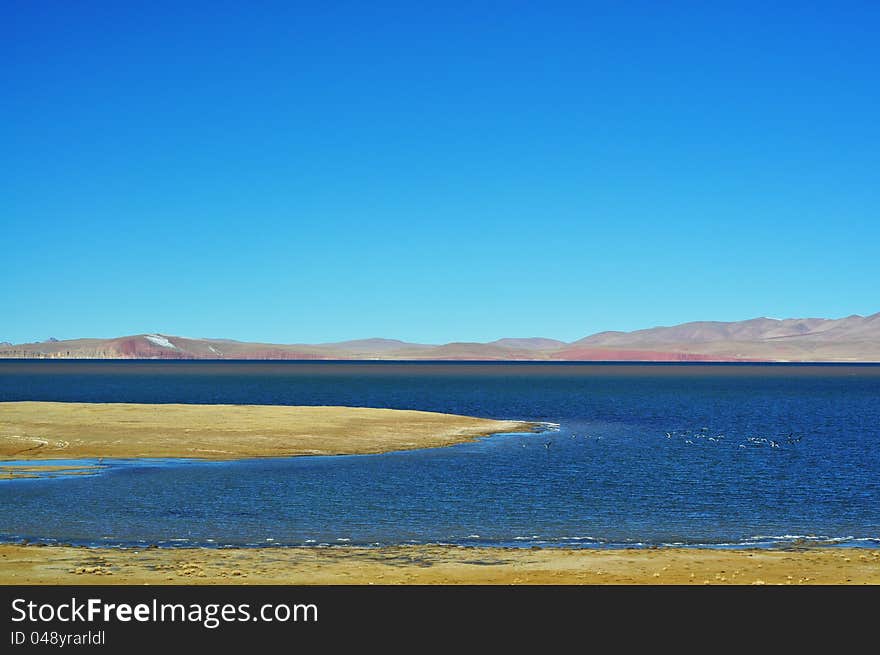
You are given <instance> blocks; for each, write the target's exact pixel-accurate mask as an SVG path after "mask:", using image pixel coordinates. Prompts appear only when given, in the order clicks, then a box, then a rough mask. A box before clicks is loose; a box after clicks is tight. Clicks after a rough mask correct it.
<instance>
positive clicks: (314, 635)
mask: <svg viewBox="0 0 880 655" xmlns="http://www.w3.org/2000/svg"><path fill="white" fill-rule="evenodd" d="M877 594H878V590H877V589H876V588H855V587H800V588H793V587H776V588H760V589H758V588H755V587H725V588H721V587H613V586H609V587H568V586H558V587H491V586H479V587H477V586H464V587H453V586H443V587H422V586H403V587H385V586H350V587H342V586H340V587H304V586H290V587H286V586H273V587H257V586H252V587H246V586H206V587H195V586H193V587H180V586H169V587H152V586H150V587H147V586H144V587H121V586H55V587H45V586H43V587H36V586H21V587H13V586H10V587H0V597H2V604H3V616H4V626H5V634H4V635H3V639H2V643H3V647H2V649H0V651H2V652H9V653H16V652H42V651H46V652H50V651H55V652H58V651H66V650H70V649H83V648H88V649H90V650H102V651H104V652H108V653H116V652H123V650H128V649H131V648H133V647H135V646H136V647H137V648H138V650H139V651H140V650H141V649H143V648H156V649H158V648H162V649H168V648H172V649H176V648H178V647H180V648H183V647H186V646H191V647H199V648H220V647H222V648H223V649H224V650H226V649H228V648H249V649H254V648H264V647H267V645H269V644H273V645H279V644H288V645H290V646H291V647H300V646H304V645H310V646H320V647H324V648H333V647H334V646H342V645H344V644H350V643H352V640H355V641H359V643H362V644H363V645H367V644H372V645H382V644H384V645H389V644H394V643H409V641H410V640H411V639H412V635H416V636H417V639H421V640H424V643H428V642H430V643H431V644H434V645H436V644H444V643H446V644H454V643H459V644H460V645H465V644H466V643H467V642H466V640H464V635H472V639H478V640H481V641H490V642H492V643H494V644H501V643H510V644H517V643H519V644H521V643H522V641H523V640H524V639H525V640H529V641H532V642H536V641H537V642H545V641H553V642H556V641H557V640H559V639H562V638H572V639H578V640H581V641H584V640H586V641H589V642H590V643H593V642H594V640H596V639H609V638H610V639H613V640H616V641H617V642H618V643H620V644H624V643H626V644H630V645H631V644H634V643H642V644H647V645H654V646H656V645H660V644H673V643H676V641H677V640H680V639H682V638H686V639H691V638H693V637H694V635H695V634H697V633H701V632H703V633H705V631H712V632H714V633H716V636H717V637H723V640H724V643H725V644H729V643H735V642H737V640H741V641H740V643H741V644H742V645H747V643H748V640H749V639H753V638H757V637H760V639H761V643H767V641H768V638H769V639H771V640H772V639H774V638H778V639H779V641H780V643H782V642H783V641H784V642H785V643H787V644H789V645H790V644H791V642H792V641H793V640H797V639H799V638H804V637H805V636H806V635H813V636H815V635H816V634H817V631H820V632H821V631H828V632H829V633H830V632H833V631H835V630H838V629H840V630H843V632H841V634H843V635H844V636H845V639H846V641H849V640H851V639H856V638H857V633H858V629H859V628H860V627H861V628H863V629H864V630H865V631H866V633H865V634H866V635H867V634H868V631H870V630H872V629H873V628H872V624H871V622H870V621H871V618H870V617H872V616H873V615H874V612H875V607H876V600H877V598H878V595H877ZM412 645H413V646H417V644H415V643H413V644H412ZM172 652H174V651H172Z"/></svg>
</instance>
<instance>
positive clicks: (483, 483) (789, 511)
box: [0, 361, 880, 548]
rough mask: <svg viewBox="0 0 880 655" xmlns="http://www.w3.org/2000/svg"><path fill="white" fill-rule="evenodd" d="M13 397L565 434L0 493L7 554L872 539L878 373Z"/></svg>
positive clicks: (413, 371) (143, 466)
mask: <svg viewBox="0 0 880 655" xmlns="http://www.w3.org/2000/svg"><path fill="white" fill-rule="evenodd" d="M10 400H55V401H88V402H148V403H168V402H184V403H253V404H291V405H357V406H370V407H391V408H401V409H421V410H431V411H439V412H451V413H457V414H468V415H474V416H485V417H492V418H503V419H525V420H532V421H541V422H548V423H554V424H558V427H554V428H551V429H548V431H546V432H543V433H539V434H509V435H496V436H492V437H488V438H485V439H482V440H480V441H478V442H474V443H467V444H460V445H457V446H453V447H449V448H439V449H430V450H419V451H408V452H395V453H386V454H382V455H359V456H337V457H300V458H284V459H258V460H245V461H237V462H198V461H195V462H194V461H180V460H146V461H136V460H105V461H104V464H105V465H106V467H105V468H104V469H102V470H101V472H100V473H99V474H97V475H89V476H83V477H77V476H72V477H55V478H46V479H13V480H0V539H2V540H6V541H15V540H21V539H29V540H32V541H46V542H53V541H58V542H65V543H75V544H116V545H132V544H153V543H155V544H160V545H167V546H174V545H181V546H184V545H193V544H199V545H207V546H225V545H254V546H261V545H319V544H331V545H332V544H360V545H370V544H400V543H458V544H481V545H483V544H486V545H518V546H533V545H537V546H545V547H550V546H590V547H596V546H600V547H613V546H621V545H646V546H647V545H668V544H684V545H694V546H698V545H699V546H715V547H730V546H734V547H735V546H744V545H758V546H764V545H767V546H772V545H779V544H790V543H793V542H796V543H801V542H804V543H842V544H849V545H861V546H867V547H875V548H876V547H880V366H868V365H833V366H832V365H816V366H813V365H810V366H805V365H730V364H722V365H707V364H655V365H641V364H543V363H542V364H531V363H504V364H500V363H499V364H482V363H480V364H474V363H375V362H369V363H368V362H364V363H332V362H320V363H314V362H272V363H263V362H196V363H193V362H109V361H108V362H81V361H60V362H52V361H26V362H24V361H5V362H0V401H10ZM87 463H88V462H87Z"/></svg>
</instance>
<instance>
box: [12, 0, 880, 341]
mask: <svg viewBox="0 0 880 655" xmlns="http://www.w3.org/2000/svg"><path fill="white" fill-rule="evenodd" d="M429 5H431V6H429ZM2 13H3V18H2V20H0V56H2V60H3V62H4V63H3V66H2V69H0V81H2V103H0V119H2V120H0V143H2V148H0V170H2V175H0V239H2V243H3V249H2V258H0V276H2V277H0V299H2V302H0V340H8V341H13V342H23V341H31V340H40V339H45V338H47V337H49V336H55V337H57V338H75V337H81V336H97V337H111V336H118V335H122V334H134V333H142V332H163V333H165V334H180V335H184V336H196V337H198V336H212V337H229V338H236V339H243V340H264V341H274V342H322V341H334V340H341V339H348V338H359V337H368V336H384V337H393V338H401V339H406V340H413V341H423V342H446V341H452V340H481V341H482V340H491V339H495V338H498V337H502V336H536V335H541V336H549V337H555V338H560V339H565V340H573V339H577V338H579V337H582V336H584V335H586V334H589V333H591V332H595V331H598V330H604V329H625V330H628V329H637V328H641V327H651V326H654V325H661V324H673V323H679V322H683V321H688V320H698V319H714V320H739V319H744V318H751V317H755V316H761V315H767V316H775V317H783V316H814V315H815V316H830V317H837V316H844V315H848V314H852V313H861V314H869V313H873V312H876V311H878V310H880V293H878V289H880V106H878V105H880V82H878V71H880V39H878V37H877V35H878V33H880V3H877V2H834V3H829V2H815V3H810V2H791V3H789V2H772V3H768V2H755V3H747V2H730V3H706V2H682V3H679V2H669V3H660V2H653V1H651V2H573V3H554V2H529V3H517V2H495V3H481V2H461V3H457V2H436V3H418V2H416V3H412V2H400V3H383V2H350V3H349V2H313V3H296V2H278V3H272V2H260V3H251V2H237V3H235V2H204V3H201V2H187V3H181V2H150V3H131V2H112V3H110V2H108V3H96V2H8V1H7V2H3V4H2Z"/></svg>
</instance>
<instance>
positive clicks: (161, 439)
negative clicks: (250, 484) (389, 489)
mask: <svg viewBox="0 0 880 655" xmlns="http://www.w3.org/2000/svg"><path fill="white" fill-rule="evenodd" d="M532 427H533V426H532V424H529V423H524V422H521V421H494V420H490V419H483V418H473V417H468V416H456V415H453V414H438V413H434V412H418V411H410V410H396V409H371V408H362V407H288V406H278V405H137V404H129V403H49V402H5V403H0V458H6V459H52V458H65V459H67V458H82V457H197V458H205V459H236V458H242V457H288V456H293V455H339V454H360V453H380V452H387V451H391V450H410V449H413V448H432V447H438V446H448V445H451V444H455V443H460V442H463V441H471V440H473V439H475V438H477V437H480V436H483V435H488V434H493V433H498V432H514V431H528V430H530V429H532Z"/></svg>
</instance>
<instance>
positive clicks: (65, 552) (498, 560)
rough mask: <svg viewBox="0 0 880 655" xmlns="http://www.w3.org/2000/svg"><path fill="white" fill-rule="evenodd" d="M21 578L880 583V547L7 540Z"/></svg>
mask: <svg viewBox="0 0 880 655" xmlns="http://www.w3.org/2000/svg"><path fill="white" fill-rule="evenodd" d="M14 584H36V585H62V584H78V585H81V584H85V585H92V584H94V585H105V584H114V585H115V584H119V585H133V584H138V585H144V584H147V585H149V584H158V585H178V584H183V585H193V584H206V585H210V584H247V585H261V584H282V585H340V584H342V585H348V584H352V585H369V584H385V585H387V584H427V585H450V584H503V585H517V584H543V585H546V584H550V585H563V584H587V585H602V584H612V585H643V584H644V585H667V584H671V585H706V584H709V585H718V584H728V585H730V584H733V585H804V584H821V585H856V584H880V549H867V548H848V547H836V548H822V547H816V548H803V549H784V550H783V549H778V550H777V549H739V550H719V549H685V548H658V549H587V548H584V549H564V548H550V549H518V548H485V547H472V546H384V547H377V548H358V547H348V546H332V547H329V548H326V547H325V548H316V547H299V548H297V547H265V548H218V549H209V548H154V547H153V548H86V547H77V546H59V545H53V546H41V545H31V544H29V545H21V544H0V585H14Z"/></svg>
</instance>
